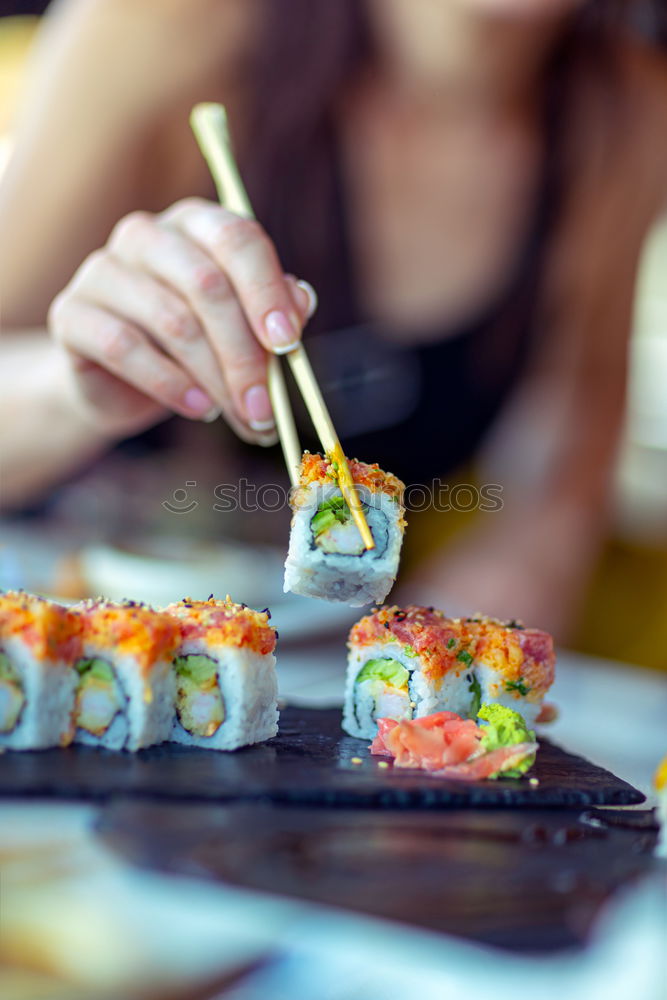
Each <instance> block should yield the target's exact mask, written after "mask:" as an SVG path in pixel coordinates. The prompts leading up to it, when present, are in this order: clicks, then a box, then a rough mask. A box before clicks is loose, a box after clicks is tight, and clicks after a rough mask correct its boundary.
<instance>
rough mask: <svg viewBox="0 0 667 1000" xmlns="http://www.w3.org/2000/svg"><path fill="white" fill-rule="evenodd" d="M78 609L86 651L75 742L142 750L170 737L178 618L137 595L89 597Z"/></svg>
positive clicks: (80, 675)
mask: <svg viewBox="0 0 667 1000" xmlns="http://www.w3.org/2000/svg"><path fill="white" fill-rule="evenodd" d="M76 610H77V613H78V615H79V617H80V620H81V626H82V651H81V657H80V658H79V659H78V660H77V662H76V664H75V669H76V673H77V676H78V680H77V687H76V696H75V703H74V723H75V727H76V730H75V737H74V738H75V742H77V743H88V744H92V745H95V746H102V747H107V748H108V749H110V750H121V749H125V750H139V749H141V747H148V746H151V745H152V744H154V743H162V742H163V741H164V740H168V739H169V736H170V733H171V724H172V716H173V710H174V709H173V706H174V675H173V672H172V668H171V661H172V658H173V656H174V653H175V650H176V647H177V645H178V641H179V629H178V624H177V623H176V622H175V621H174V619H173V618H172V617H171V616H170V615H167V614H163V613H161V612H159V611H155V610H153V609H152V608H149V607H147V606H146V605H143V604H138V603H135V602H134V601H124V602H122V603H119V604H116V603H112V602H110V601H103V600H99V601H87V602H84V603H83V604H80V605H77V609H76Z"/></svg>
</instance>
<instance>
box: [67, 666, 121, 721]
mask: <svg viewBox="0 0 667 1000" xmlns="http://www.w3.org/2000/svg"><path fill="white" fill-rule="evenodd" d="M75 666H76V671H77V673H78V674H79V683H78V684H77V688H76V695H75V700H74V721H75V724H76V726H77V728H78V729H85V730H86V732H88V733H91V734H92V735H93V736H102V735H103V734H104V733H105V732H106V731H107V729H108V728H109V726H110V725H111V723H112V722H113V720H114V719H115V717H116V716H117V715H118V713H119V712H120V711H121V709H122V708H123V704H124V698H123V694H122V692H121V690H120V688H119V686H118V682H117V680H116V677H115V674H114V671H113V668H112V667H111V664H110V663H107V661H106V660H101V659H99V658H97V657H94V658H92V659H84V660H79V661H78V663H76V665H75Z"/></svg>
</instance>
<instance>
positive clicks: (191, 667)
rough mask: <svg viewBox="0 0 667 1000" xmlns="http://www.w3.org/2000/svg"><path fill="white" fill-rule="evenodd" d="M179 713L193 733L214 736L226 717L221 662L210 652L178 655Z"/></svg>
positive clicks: (175, 667)
mask: <svg viewBox="0 0 667 1000" xmlns="http://www.w3.org/2000/svg"><path fill="white" fill-rule="evenodd" d="M174 670H175V671H176V714H177V716H178V721H179V722H180V724H181V725H182V726H183V729H186V730H187V731H188V732H189V733H192V735H193V736H213V735H214V734H215V733H217V731H218V729H219V728H220V726H221V725H222V723H223V722H224V721H225V703H224V700H223V697H222V693H221V691H220V685H219V683H218V664H217V663H216V662H215V660H212V659H211V658H210V656H202V655H195V654H191V655H190V656H177V657H176V659H175V660H174Z"/></svg>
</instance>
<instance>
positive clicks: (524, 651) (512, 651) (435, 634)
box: [348, 605, 555, 701]
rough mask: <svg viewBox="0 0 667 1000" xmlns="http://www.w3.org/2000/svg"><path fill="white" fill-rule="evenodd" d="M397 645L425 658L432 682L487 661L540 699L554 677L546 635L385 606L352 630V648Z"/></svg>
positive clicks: (490, 620)
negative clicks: (401, 645)
mask: <svg viewBox="0 0 667 1000" xmlns="http://www.w3.org/2000/svg"><path fill="white" fill-rule="evenodd" d="M394 640H398V642H400V643H401V644H403V645H408V646H411V647H412V649H413V650H414V652H415V654H416V655H417V656H419V657H420V658H421V661H422V664H423V670H424V673H425V674H426V676H427V677H428V678H429V680H436V681H437V680H440V679H442V678H443V677H444V676H445V674H446V673H448V672H449V671H452V670H453V671H455V672H456V673H462V672H464V671H465V670H467V669H468V667H470V665H471V664H472V662H473V660H476V659H479V658H483V660H484V662H485V663H486V664H488V665H489V666H491V667H493V668H494V669H496V670H497V671H498V672H499V673H500V674H501V675H502V677H503V678H504V679H505V680H507V681H510V682H515V683H523V685H525V687H526V688H527V689H529V690H530V700H531V701H532V700H539V698H540V697H541V696H542V695H543V694H544V692H545V691H546V690H547V689H548V688H549V686H550V685H551V684H552V682H553V678H554V664H555V654H554V650H553V640H552V638H551V636H550V635H548V634H547V633H546V632H541V631H539V630H538V629H524V628H523V627H522V626H521V625H519V624H518V623H515V622H509V623H503V622H499V621H496V620H495V619H493V618H486V617H483V616H481V615H480V616H477V617H476V618H447V617H445V614H444V612H443V611H438V610H436V609H435V608H423V607H418V606H416V605H409V606H408V607H406V608H399V607H396V606H393V607H386V606H385V607H382V608H379V609H376V610H375V611H373V613H372V614H370V615H366V616H365V617H364V618H362V619H361V620H360V621H358V622H357V623H356V625H353V626H352V630H351V632H350V637H349V642H348V645H349V646H350V647H352V646H357V647H358V646H367V645H371V644H373V643H377V642H392V641H394Z"/></svg>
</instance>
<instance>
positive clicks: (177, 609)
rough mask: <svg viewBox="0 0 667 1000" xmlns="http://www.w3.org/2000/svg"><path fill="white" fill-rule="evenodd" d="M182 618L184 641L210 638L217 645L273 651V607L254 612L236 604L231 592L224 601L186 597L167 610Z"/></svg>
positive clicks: (274, 644) (182, 637) (181, 626)
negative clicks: (271, 610) (270, 621)
mask: <svg viewBox="0 0 667 1000" xmlns="http://www.w3.org/2000/svg"><path fill="white" fill-rule="evenodd" d="M164 610H165V611H166V612H167V614H169V615H172V616H174V617H175V618H178V620H179V625H180V631H181V641H182V642H185V641H186V640H188V639H206V640H207V641H208V642H210V643H212V644H213V645H222V646H239V647H240V646H243V647H246V648H249V649H252V650H253V651H254V652H255V653H262V654H264V653H272V652H273V650H274V649H275V646H276V635H277V634H276V632H275V630H274V629H272V628H271V626H270V625H269V616H270V613H269V610H268V608H267V609H266V610H265V611H253V609H252V608H249V607H247V606H246V605H245V604H234V602H233V601H232V599H231V597H229V595H228V596H227V597H226V598H225V600H224V601H220V600H215V598H213V597H211V598H209V600H208V601H193V600H191V599H190V598H187V597H186V598H185V600H183V601H178V603H176V604H170V605H169V607H167V608H165V609H164Z"/></svg>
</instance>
